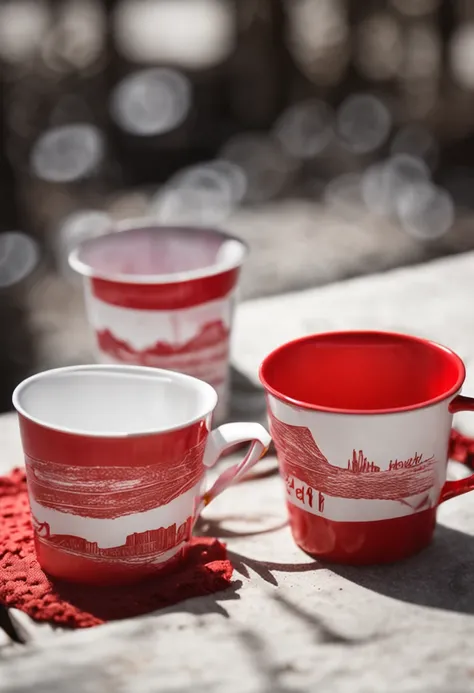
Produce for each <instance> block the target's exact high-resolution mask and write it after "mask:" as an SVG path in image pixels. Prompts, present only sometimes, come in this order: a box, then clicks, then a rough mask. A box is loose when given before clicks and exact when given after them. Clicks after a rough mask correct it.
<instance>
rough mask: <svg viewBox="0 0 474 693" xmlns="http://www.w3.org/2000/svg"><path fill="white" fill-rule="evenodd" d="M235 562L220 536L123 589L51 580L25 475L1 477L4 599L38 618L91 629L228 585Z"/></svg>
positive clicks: (199, 542)
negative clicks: (165, 570)
mask: <svg viewBox="0 0 474 693" xmlns="http://www.w3.org/2000/svg"><path fill="white" fill-rule="evenodd" d="M231 578H232V565H231V563H230V561H229V560H228V558H227V551H226V548H225V546H224V545H223V544H221V543H220V542H219V541H217V539H207V538H201V537H195V538H193V540H192V543H191V546H190V549H189V551H188V552H187V558H186V560H185V561H184V562H183V564H182V565H181V564H180V567H179V568H177V570H176V571H175V572H173V573H171V574H169V575H163V576H160V577H159V579H158V580H156V579H155V580H153V579H150V580H147V581H146V582H140V584H139V585H132V586H125V587H89V586H84V585H74V584H71V583H65V582H61V581H57V580H54V581H52V580H51V579H50V578H48V577H47V576H46V575H45V574H44V573H43V571H42V570H41V568H40V566H39V564H38V561H37V560H36V554H35V549H34V540H33V529H32V526H31V521H30V511H29V505H28V496H27V491H26V479H25V474H24V472H23V471H22V470H20V469H15V470H14V471H13V472H11V474H9V475H8V476H4V477H0V603H3V604H5V605H6V606H8V607H14V608H16V609H20V610H21V611H24V612H25V613H27V614H28V615H29V616H31V617H32V618H34V619H36V620H37V621H48V622H50V623H55V624H58V625H61V626H65V627H69V628H87V627H90V626H97V625H99V624H101V623H104V622H105V621H112V620H116V619H121V618H129V617H132V616H138V615H140V614H146V613H149V612H151V611H155V610H156V609H161V608H163V607H165V606H170V605H172V604H176V603H177V602H180V601H183V600H184V599H189V598H190V597H199V596H202V595H205V594H211V593H213V592H219V591H221V590H224V589H226V587H228V586H229V585H230V582H231Z"/></svg>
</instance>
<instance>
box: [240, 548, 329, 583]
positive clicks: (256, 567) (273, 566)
mask: <svg viewBox="0 0 474 693" xmlns="http://www.w3.org/2000/svg"><path fill="white" fill-rule="evenodd" d="M228 556H229V558H230V560H231V562H232V565H233V566H234V570H235V571H236V572H237V573H239V574H240V575H242V576H243V577H245V578H250V577H251V575H250V572H249V568H250V569H251V570H253V571H254V572H255V573H257V575H259V576H260V577H261V578H262V580H265V582H268V583H269V584H270V585H274V586H275V587H278V580H277V578H276V577H275V575H274V573H307V572H310V571H315V570H320V569H322V568H325V566H324V565H323V564H322V563H319V562H318V561H311V562H310V563H275V562H273V561H259V560H257V559H255V558H249V557H248V556H243V555H242V554H240V553H236V552H235V551H229V552H228Z"/></svg>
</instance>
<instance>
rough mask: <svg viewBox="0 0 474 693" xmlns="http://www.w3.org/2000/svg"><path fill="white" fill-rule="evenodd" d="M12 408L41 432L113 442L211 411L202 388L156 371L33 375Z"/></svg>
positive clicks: (212, 397)
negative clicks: (35, 425) (46, 430)
mask: <svg viewBox="0 0 474 693" xmlns="http://www.w3.org/2000/svg"><path fill="white" fill-rule="evenodd" d="M13 404H14V406H15V409H16V410H17V411H18V412H19V413H20V414H21V415H23V416H25V417H26V418H28V419H30V420H32V421H34V422H35V423H38V424H40V425H42V426H45V427H47V428H52V429H54V430H58V431H63V432H66V433H73V434H77V435H88V436H101V437H109V436H111V437H117V436H129V435H146V434H148V433H159V432H163V431H170V430H174V429H180V428H184V427H186V426H188V425H190V424H192V423H194V422H196V421H200V420H201V419H203V418H205V417H206V416H208V415H209V414H211V413H212V412H213V410H214V409H215V406H216V404H217V393H216V391H215V390H214V388H213V387H211V386H210V385H208V384H207V383H205V382H203V381H201V380H198V379H197V378H193V377H191V376H188V375H184V374H181V373H176V372H174V371H166V370H162V369H158V368H145V367H140V366H120V365H117V366H115V365H110V366H109V365H93V366H71V367H66V368H58V369H55V370H50V371H44V372H42V373H38V374H37V375H34V376H32V377H30V378H28V379H27V380H24V381H23V382H22V383H21V384H20V385H19V386H18V387H17V388H16V390H15V391H14V393H13Z"/></svg>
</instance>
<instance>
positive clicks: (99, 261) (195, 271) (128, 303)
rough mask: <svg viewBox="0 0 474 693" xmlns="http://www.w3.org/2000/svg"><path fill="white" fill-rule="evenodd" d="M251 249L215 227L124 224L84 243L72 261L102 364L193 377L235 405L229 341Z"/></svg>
mask: <svg viewBox="0 0 474 693" xmlns="http://www.w3.org/2000/svg"><path fill="white" fill-rule="evenodd" d="M246 254H247V247H246V245H245V244H244V243H243V242H242V241H241V240H239V239H238V238H236V237H234V236H231V235H228V234H226V233H224V232H222V231H217V230H215V229H206V228H201V227H196V228H180V227H165V226H159V225H157V224H156V223H153V222H152V221H148V222H147V221H146V220H142V221H136V222H126V223H124V224H123V225H118V226H117V227H116V228H114V229H113V230H112V232H111V233H107V234H106V235H103V236H100V237H98V238H91V239H88V240H86V241H84V242H83V243H81V244H80V245H79V246H78V247H77V248H76V249H75V250H74V251H73V252H72V253H71V255H70V258H69V262H70V264H71V267H72V268H73V269H75V270H76V271H77V272H78V273H79V274H81V275H82V276H83V278H84V291H85V300H86V308H87V314H88V318H89V322H90V324H91V327H92V329H93V331H94V335H95V341H96V350H97V357H98V361H99V362H100V363H126V364H133V365H137V366H152V367H157V368H166V369H170V370H173V371H179V372H180V373H187V374H188V375H193V376H194V377H195V378H200V379H201V380H204V381H206V382H207V383H209V384H210V385H212V386H213V387H214V388H215V390H216V391H217V393H218V395H219V401H218V405H217V407H216V412H215V419H216V421H217V422H218V423H221V422H222V421H224V420H225V418H226V416H227V413H228V404H229V345H230V335H231V330H232V322H233V316H234V308H235V305H236V301H237V289H238V280H239V275H240V269H241V266H242V263H243V262H244V260H245V257H246Z"/></svg>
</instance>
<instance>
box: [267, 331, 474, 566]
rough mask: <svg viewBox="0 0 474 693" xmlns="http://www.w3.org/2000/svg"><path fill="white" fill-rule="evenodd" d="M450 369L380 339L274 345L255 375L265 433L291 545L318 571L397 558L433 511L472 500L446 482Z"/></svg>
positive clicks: (453, 396) (428, 349) (409, 339)
mask: <svg viewBox="0 0 474 693" xmlns="http://www.w3.org/2000/svg"><path fill="white" fill-rule="evenodd" d="M464 378H465V368H464V364H463V362H462V360H461V359H460V358H459V356H457V355H456V354H455V353H454V352H452V351H450V350H449V349H447V348H445V347H443V346H440V345H438V344H435V343H433V342H430V341H427V340H425V339H420V338H417V337H413V336H408V335H403V334H394V333H389V332H368V331H367V332H364V331H361V332H335V333H327V334H317V335H312V336H307V337H303V338H301V339H297V340H295V341H292V342H289V343H287V344H284V345H283V346H280V347H279V348H278V349H276V350H275V351H273V352H272V353H271V354H270V355H269V356H267V358H266V359H265V360H264V362H263V363H262V365H261V368H260V379H261V381H262V383H263V385H264V387H265V390H266V397H267V404H268V412H269V421H270V432H271V434H272V437H273V441H274V444H275V447H276V450H277V455H278V460H279V465H280V470H281V474H282V476H283V478H284V479H285V481H286V488H287V502H288V510H289V516H290V522H291V527H292V532H293V536H294V539H295V541H296V543H297V544H298V545H299V546H300V547H301V548H302V549H303V550H305V551H306V552H308V553H310V554H311V555H313V556H316V557H319V558H323V559H326V560H329V561H334V562H341V563H352V564H367V563H386V562H392V561H396V560H398V559H401V558H405V557H407V556H409V555H411V554H413V553H415V552H416V551H418V550H419V549H421V548H423V547H424V546H426V545H427V544H428V543H429V542H430V541H431V538H432V536H433V531H434V527H435V523H436V511H437V507H438V505H439V504H440V503H442V502H443V501H445V500H447V499H449V498H452V497H453V496H456V495H459V494H462V493H466V492H467V491H470V490H472V489H474V475H473V476H471V477H469V478H466V479H462V480H460V481H446V470H447V455H448V444H449V435H450V430H451V424H452V418H453V414H454V413H455V412H458V411H462V410H469V411H474V399H472V398H469V397H464V396H462V395H460V394H459V393H460V391H461V387H462V384H463V382H464Z"/></svg>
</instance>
